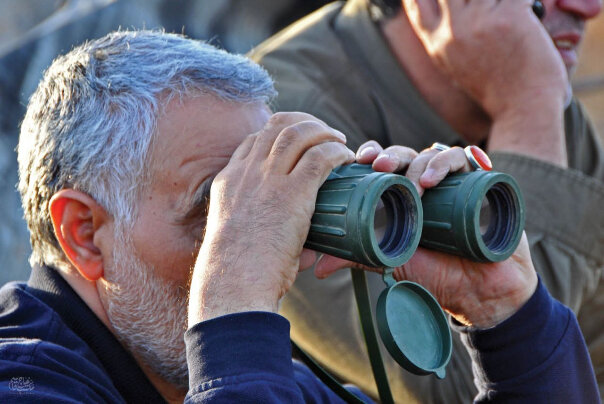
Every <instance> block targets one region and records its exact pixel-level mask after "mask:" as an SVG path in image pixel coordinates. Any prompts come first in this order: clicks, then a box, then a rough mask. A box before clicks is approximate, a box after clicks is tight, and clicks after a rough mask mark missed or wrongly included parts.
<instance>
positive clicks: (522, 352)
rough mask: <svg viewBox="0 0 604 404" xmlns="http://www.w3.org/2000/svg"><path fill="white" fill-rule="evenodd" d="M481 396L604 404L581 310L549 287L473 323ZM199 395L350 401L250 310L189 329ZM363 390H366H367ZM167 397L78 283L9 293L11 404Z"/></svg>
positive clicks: (277, 327)
mask: <svg viewBox="0 0 604 404" xmlns="http://www.w3.org/2000/svg"><path fill="white" fill-rule="evenodd" d="M461 331H462V332H463V333H464V335H465V336H466V339H467V340H468V343H469V345H470V346H471V348H470V349H471V352H472V356H473V358H474V359H475V365H479V364H480V366H481V368H477V370H478V372H477V380H478V382H479V387H480V392H481V393H480V394H481V396H480V399H481V400H500V401H506V402H507V401H512V400H514V399H515V400H517V401H519V402H520V401H521V402H548V403H549V402H567V403H570V402H573V403H577V402H589V403H593V402H597V401H598V392H597V389H596V383H595V377H594V375H593V372H592V370H591V364H590V362H589V357H588V355H587V351H586V349H585V344H584V342H583V340H582V337H581V334H580V332H579V329H578V326H577V323H576V320H575V318H574V315H573V314H572V313H571V312H570V310H568V309H567V308H565V307H564V306H562V305H560V304H559V303H557V302H555V301H554V300H553V299H552V298H551V297H550V296H549V294H548V293H547V291H546V290H545V289H544V288H543V287H541V286H540V288H539V289H538V291H537V293H535V295H534V296H533V297H532V298H531V300H530V301H529V302H528V303H527V305H526V306H525V307H524V308H523V309H522V310H521V311H520V312H519V313H517V314H516V315H515V316H513V317H512V318H511V319H509V320H508V321H506V322H505V323H503V324H501V325H499V326H498V327H496V328H494V329H491V330H486V331H480V332H476V331H472V330H467V329H464V330H461ZM185 341H186V343H187V360H188V363H189V369H190V385H191V389H190V391H189V394H188V395H187V401H190V402H224V403H244V402H256V403H270V402H275V403H295V402H339V401H340V400H339V399H338V398H337V397H336V396H335V395H334V394H333V393H332V392H331V391H330V390H329V389H327V388H326V387H325V386H324V385H323V384H322V383H321V382H320V381H319V380H318V379H317V378H316V377H315V376H314V375H313V374H312V373H311V372H310V371H309V370H308V368H306V367H305V366H304V365H302V364H300V363H299V362H296V361H292V360H291V347H290V342H289V323H288V322H287V320H285V319H284V318H283V317H281V316H279V315H277V314H272V313H261V312H252V313H240V314H233V315H229V316H224V317H220V318H216V319H213V320H210V321H206V322H203V323H200V324H197V325H196V326H194V327H192V328H191V329H190V330H188V331H187V333H186V335H185ZM356 392H358V390H357V391H356ZM27 401H30V402H31V401H41V402H53V401H54V402H87V403H88V402H110V403H116V402H144V403H154V402H163V399H162V397H161V396H160V395H159V394H158V392H157V391H156V390H155V388H154V387H153V385H151V383H150V382H149V380H148V379H147V378H146V377H145V375H144V374H143V372H142V371H141V370H140V368H139V367H138V365H137V364H136V362H135V361H134V359H133V358H132V357H131V356H130V354H129V353H128V352H127V351H125V350H124V349H123V348H122V346H121V345H120V344H119V342H118V341H117V340H116V339H115V338H114V337H113V335H112V334H111V333H110V332H109V330H108V329H107V328H106V327H105V326H104V325H103V324H102V323H101V322H100V321H99V320H98V318H97V317H96V316H95V315H94V313H92V311H91V310H90V309H89V308H88V307H87V306H86V304H85V303H84V302H83V301H82V300H81V299H80V298H79V297H78V296H77V294H75V292H74V291H73V290H72V289H71V288H70V287H69V285H68V284H67V283H66V282H65V281H64V280H63V279H62V278H61V277H60V276H59V275H58V274H56V273H55V271H54V270H52V269H50V268H35V269H34V270H33V272H32V278H31V279H30V281H29V282H28V284H27V285H24V284H17V283H12V284H8V285H6V286H4V287H3V288H2V289H1V290H0V402H3V403H4V402H27Z"/></svg>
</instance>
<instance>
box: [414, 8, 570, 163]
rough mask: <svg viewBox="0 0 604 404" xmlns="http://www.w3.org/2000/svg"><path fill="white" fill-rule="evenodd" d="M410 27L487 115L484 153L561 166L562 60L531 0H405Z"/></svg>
mask: <svg viewBox="0 0 604 404" xmlns="http://www.w3.org/2000/svg"><path fill="white" fill-rule="evenodd" d="M403 4H404V8H405V10H406V12H407V16H408V19H409V22H410V24H411V26H412V27H413V30H414V31H415V33H416V34H417V36H418V37H419V39H420V41H421V42H422V43H423V45H424V47H425V49H426V52H427V53H428V55H429V56H430V57H431V59H432V60H433V61H434V63H435V64H436V66H438V67H439V68H440V69H441V71H442V72H443V73H444V74H445V75H447V76H448V77H450V79H451V80H452V81H453V82H454V83H456V84H457V85H459V86H460V88H461V89H463V90H464V91H465V92H466V93H467V94H468V95H469V96H470V97H472V98H473V99H474V100H475V101H476V102H477V103H478V104H479V105H480V106H482V108H483V109H484V110H485V111H486V112H487V113H488V114H489V115H490V117H491V118H492V120H493V127H492V130H491V134H490V137H489V145H488V147H489V151H494V150H501V151H508V152H513V153H517V154H523V155H527V156H530V157H533V158H537V159H541V160H544V161H548V162H550V163H552V164H557V165H560V166H563V167H565V166H567V157H566V144H565V138H564V131H563V110H564V105H565V103H566V102H567V100H569V99H570V94H571V93H570V85H569V78H568V74H567V72H566V70H565V66H564V63H563V61H562V58H561V56H560V54H559V53H558V51H557V50H556V47H555V46H554V44H553V41H552V40H551V38H550V37H549V35H548V33H547V31H546V30H545V28H544V27H543V26H542V24H541V23H540V21H539V20H538V18H537V17H536V16H535V15H534V13H533V12H532V9H531V6H532V0H518V1H512V0H480V1H466V0H404V1H403Z"/></svg>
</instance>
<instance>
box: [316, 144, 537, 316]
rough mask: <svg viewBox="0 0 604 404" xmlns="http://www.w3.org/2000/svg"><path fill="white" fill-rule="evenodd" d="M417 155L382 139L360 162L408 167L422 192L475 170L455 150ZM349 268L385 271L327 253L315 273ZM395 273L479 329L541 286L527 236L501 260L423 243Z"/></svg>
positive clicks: (366, 146) (322, 274)
mask: <svg viewBox="0 0 604 404" xmlns="http://www.w3.org/2000/svg"><path fill="white" fill-rule="evenodd" d="M412 154H413V153H412V151H410V149H407V148H402V147H400V146H396V147H391V148H388V149H386V150H382V148H381V147H380V146H379V145H378V144H377V143H376V142H367V143H365V144H363V145H362V146H361V147H360V148H359V151H358V152H357V156H358V160H360V161H359V162H362V163H366V164H367V163H373V168H374V169H375V170H377V171H388V170H385V168H388V167H389V168H393V167H397V168H400V167H403V169H406V171H407V176H408V177H409V178H411V179H412V181H414V182H415V183H416V184H418V185H416V186H419V187H420V188H421V190H422V191H423V189H424V188H431V187H433V186H435V185H437V184H438V182H439V181H440V180H442V178H444V177H445V176H446V175H447V174H448V173H449V172H453V171H468V170H469V166H467V161H466V157H465V154H463V152H462V153H459V152H457V151H455V150H454V148H452V149H449V150H446V151H441V152H438V151H436V150H433V149H426V150H424V151H422V153H420V154H419V155H417V157H415V158H414V159H413V158H412V159H409V156H410V155H412ZM379 156H382V157H381V158H380V157H379ZM384 156H385V157H384ZM376 157H377V158H376ZM397 160H398V161H397ZM346 267H353V268H361V269H365V270H368V271H374V272H381V269H378V268H369V267H364V266H361V265H359V264H356V263H352V262H350V261H345V260H343V259H340V258H336V257H332V256H328V255H324V256H323V257H321V259H320V260H319V261H318V262H317V264H316V266H315V274H316V275H317V277H319V278H324V277H327V276H329V275H330V274H332V273H334V272H335V271H337V270H338V269H341V268H346ZM394 277H395V279H397V280H410V281H413V282H417V283H419V284H421V285H422V286H424V287H426V288H427V289H428V290H430V292H432V294H434V296H435V297H436V299H437V300H438V302H439V303H440V304H441V306H442V307H443V308H444V309H445V310H446V311H448V312H449V313H451V314H452V315H453V316H454V317H455V318H456V319H457V320H458V321H460V322H461V323H463V324H466V325H471V326H475V327H479V328H488V327H492V326H494V325H497V324H499V323H500V322H502V321H504V320H505V319H507V318H509V317H510V316H511V315H512V314H514V313H515V312H516V311H518V309H520V307H522V305H523V304H524V303H525V302H526V301H528V299H529V298H530V297H531V296H532V294H533V292H534V291H535V288H536V287H537V275H536V272H535V269H534V267H533V264H532V262H531V257H530V253H529V248H528V242H527V239H526V236H525V235H523V237H522V240H521V242H520V245H519V246H518V248H517V250H516V251H515V252H514V254H513V255H512V256H511V257H510V258H509V259H507V260H506V261H503V262H498V263H486V264H485V263H477V262H473V261H470V260H467V259H464V258H461V257H457V256H453V255H448V254H444V253H441V252H437V251H431V250H427V249H424V248H421V247H420V248H418V249H417V251H416V252H415V254H414V255H413V257H412V258H411V259H410V260H409V262H407V263H406V264H405V265H403V266H401V267H398V268H396V269H395V271H394Z"/></svg>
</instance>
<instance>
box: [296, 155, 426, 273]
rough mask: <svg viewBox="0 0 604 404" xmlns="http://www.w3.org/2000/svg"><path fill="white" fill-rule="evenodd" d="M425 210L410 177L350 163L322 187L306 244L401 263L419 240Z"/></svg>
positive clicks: (365, 260)
mask: <svg viewBox="0 0 604 404" xmlns="http://www.w3.org/2000/svg"><path fill="white" fill-rule="evenodd" d="M421 224H422V209H421V201H420V198H419V194H418V193H417V191H416V189H415V187H414V186H413V184H412V183H411V181H409V180H408V179H407V178H405V177H403V176H401V175H397V174H391V173H379V172H375V171H373V170H372V169H371V166H368V165H361V164H350V165H347V166H342V167H339V168H337V169H336V170H334V171H333V172H332V173H331V175H330V176H329V177H328V178H327V180H326V181H325V183H324V184H323V185H322V186H321V188H320V189H319V193H318V195H317V202H316V205H315V213H314V215H313V217H312V220H311V225H310V231H309V235H308V237H307V239H306V244H305V247H307V248H310V249H313V250H316V251H320V252H324V253H326V254H330V255H334V256H337V257H340V258H344V259H347V260H350V261H354V262H359V263H361V264H365V265H369V266H373V267H379V266H387V267H395V266H399V265H402V264H403V263H405V262H406V261H407V260H409V258H411V255H413V253H414V252H415V249H416V248H417V245H418V244H419V238H420V235H421Z"/></svg>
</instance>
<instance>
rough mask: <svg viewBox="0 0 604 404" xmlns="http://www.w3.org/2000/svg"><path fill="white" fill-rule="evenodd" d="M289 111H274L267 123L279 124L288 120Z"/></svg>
mask: <svg viewBox="0 0 604 404" xmlns="http://www.w3.org/2000/svg"><path fill="white" fill-rule="evenodd" d="M289 117H290V113H289V112H275V113H274V114H273V115H271V117H270V118H269V120H268V124H269V125H271V126H280V125H283V124H285V123H286V122H288V121H289Z"/></svg>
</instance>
